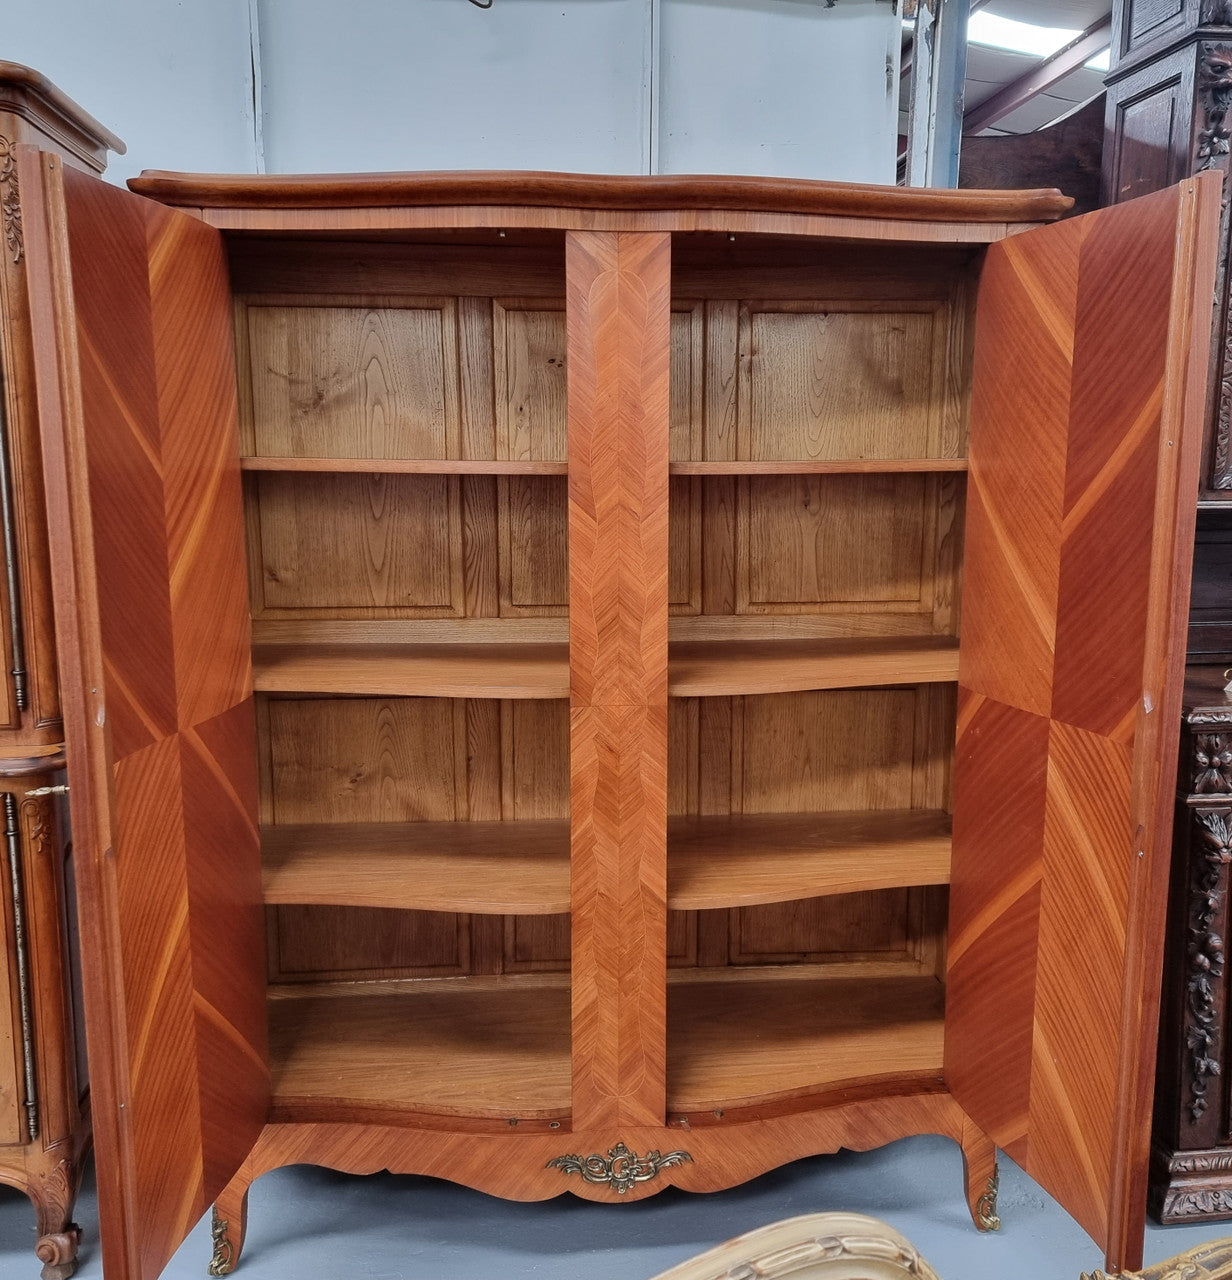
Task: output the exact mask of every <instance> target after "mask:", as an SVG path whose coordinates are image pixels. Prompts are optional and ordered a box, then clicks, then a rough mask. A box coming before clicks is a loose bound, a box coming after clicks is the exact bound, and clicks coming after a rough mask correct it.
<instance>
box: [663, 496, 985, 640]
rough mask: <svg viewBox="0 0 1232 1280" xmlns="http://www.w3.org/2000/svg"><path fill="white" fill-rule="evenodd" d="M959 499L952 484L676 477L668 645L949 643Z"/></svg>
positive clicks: (954, 611)
mask: <svg viewBox="0 0 1232 1280" xmlns="http://www.w3.org/2000/svg"><path fill="white" fill-rule="evenodd" d="M964 491H965V478H964V477H963V476H961V475H949V474H947V475H920V474H876V473H874V474H867V475H863V474H862V475H784V476H706V477H696V476H694V477H676V478H675V480H674V481H673V485H672V489H671V524H670V537H671V557H670V575H669V583H670V589H671V597H670V599H671V609H672V614H673V622H672V636H673V637H674V638H676V639H680V640H687V639H711V638H717V637H719V636H721V635H730V636H731V637H732V638H735V637H737V636H741V635H743V636H745V637H746V638H749V639H754V638H758V637H759V636H764V637H769V636H770V635H784V636H786V635H787V634H788V632H789V631H790V632H791V633H792V634H798V635H801V636H805V635H815V636H819V637H820V636H826V635H830V636H854V635H870V636H872V635H886V636H889V635H929V634H944V635H954V634H956V633H957V628H958V607H959V581H960V563H959V562H960V548H961V542H962V517H963V496H964ZM719 618H726V619H728V620H729V621H728V623H727V624H726V629H724V625H723V624H720V623H718V622H717V621H716V620H717V619H719ZM770 618H780V619H782V620H783V621H782V622H778V623H773V624H771V623H769V622H768V621H766V622H759V621H758V619H766V620H769V619H770ZM789 618H790V619H793V621H791V622H788V621H787V619H789Z"/></svg>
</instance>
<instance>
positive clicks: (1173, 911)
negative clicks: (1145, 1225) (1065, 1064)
mask: <svg viewBox="0 0 1232 1280" xmlns="http://www.w3.org/2000/svg"><path fill="white" fill-rule="evenodd" d="M1112 53H1113V58H1112V71H1111V74H1110V75H1109V76H1108V80H1107V84H1108V103H1107V116H1106V138H1107V141H1106V146H1105V152H1104V193H1105V199H1106V200H1107V201H1108V202H1109V203H1115V202H1119V201H1121V200H1127V199H1132V198H1134V197H1135V196H1138V195H1141V194H1143V193H1144V192H1149V191H1154V190H1158V189H1160V188H1163V187H1165V186H1167V185H1168V184H1169V183H1172V182H1176V181H1177V180H1178V179H1180V178H1183V177H1184V176H1185V175H1187V174H1191V173H1203V172H1211V173H1216V174H1219V175H1220V176H1225V175H1226V173H1227V170H1228V162H1229V138H1230V136H1232V135H1230V132H1229V131H1230V129H1232V120H1230V119H1229V115H1228V113H1229V107H1230V106H1232V7H1230V6H1229V5H1227V4H1223V3H1216V2H1212V0H1183V2H1181V0H1177V2H1176V3H1172V4H1168V5H1155V4H1148V3H1143V0H1120V2H1119V3H1118V4H1117V5H1116V7H1115V9H1114V13H1113V42H1112ZM1229 236H1230V228H1229V221H1228V211H1227V205H1226V200H1225V206H1224V210H1223V218H1222V223H1221V227H1220V234H1219V255H1218V267H1217V275H1216V291H1215V306H1214V325H1213V328H1212V333H1211V357H1212V366H1213V373H1214V376H1213V378H1212V381H1211V389H1210V394H1209V398H1208V401H1207V406H1206V414H1205V420H1206V421H1205V436H1206V439H1205V444H1204V446H1203V459H1202V478H1201V483H1200V487H1199V496H1198V516H1197V529H1196V537H1195V547H1194V565H1193V585H1192V596H1191V608H1190V615H1189V639H1188V661H1189V664H1190V665H1189V675H1190V682H1191V684H1193V685H1194V689H1195V690H1199V689H1201V690H1205V691H1206V692H1205V693H1204V694H1201V695H1199V694H1198V693H1196V692H1195V694H1194V696H1195V697H1198V703H1197V704H1192V705H1189V706H1188V707H1187V710H1186V713H1185V714H1186V721H1185V724H1184V726H1183V728H1182V733H1183V737H1184V742H1185V745H1184V747H1183V749H1182V753H1181V761H1180V777H1179V784H1178V789H1179V793H1180V795H1181V796H1182V797H1184V796H1191V797H1194V796H1195V795H1196V794H1202V795H1204V796H1209V792H1207V791H1204V792H1201V793H1195V792H1194V789H1193V785H1192V784H1193V779H1194V776H1195V775H1194V772H1193V764H1194V760H1193V752H1194V751H1198V750H1200V749H1201V748H1200V746H1199V745H1198V741H1199V739H1197V738H1195V734H1197V733H1198V732H1199V730H1198V728H1197V723H1196V722H1195V721H1194V720H1193V717H1194V716H1196V715H1199V714H1205V713H1206V712H1208V711H1209V710H1210V708H1209V707H1207V708H1205V710H1204V709H1203V707H1202V706H1201V703H1202V701H1203V699H1204V698H1205V699H1208V700H1209V696H1210V695H1211V693H1212V691H1213V690H1214V688H1215V686H1214V685H1212V683H1211V682H1212V678H1213V676H1212V669H1213V668H1215V667H1216V665H1218V667H1219V670H1222V668H1223V667H1225V666H1227V665H1228V663H1229V662H1232V311H1230V310H1229V296H1230V293H1229V286H1230V284H1232V277H1230V276H1229V274H1228V246H1229ZM1194 803H1198V801H1197V800H1196V799H1195V800H1194ZM1203 803H1204V802H1203ZM1181 812H1182V813H1186V812H1188V813H1189V814H1190V816H1189V817H1188V818H1185V819H1184V820H1181V819H1178V824H1177V828H1176V844H1175V848H1174V853H1173V857H1174V860H1175V861H1176V867H1175V869H1174V883H1173V892H1172V899H1171V902H1172V905H1171V908H1170V913H1169V919H1168V926H1167V932H1168V945H1167V962H1166V966H1165V971H1164V1003H1163V1010H1162V1018H1161V1023H1160V1073H1159V1080H1158V1087H1157V1097H1156V1102H1155V1137H1154V1144H1153V1145H1154V1150H1153V1154H1152V1160H1151V1188H1150V1204H1151V1209H1152V1212H1153V1213H1155V1214H1156V1215H1157V1216H1158V1217H1160V1219H1161V1220H1162V1221H1164V1222H1180V1221H1186V1220H1191V1219H1200V1218H1204V1217H1227V1216H1230V1215H1232V1194H1230V1189H1232V1177H1230V1171H1232V1127H1230V1126H1232V1107H1230V1106H1229V1096H1228V1092H1227V1089H1226V1088H1225V1087H1223V1085H1222V1084H1213V1083H1212V1081H1211V1076H1213V1075H1214V1074H1215V1073H1216V1072H1223V1071H1226V1070H1227V1064H1228V1062H1229V1061H1232V1033H1230V1032H1229V1028H1228V1023H1227V1020H1226V1018H1225V1017H1224V1016H1223V1013H1222V1009H1223V1000H1224V996H1223V990H1224V986H1225V984H1226V981H1227V978H1226V976H1225V974H1224V972H1223V965H1222V960H1216V959H1214V958H1213V956H1212V957H1208V956H1207V953H1206V944H1205V943H1203V942H1202V941H1201V940H1200V939H1196V938H1195V935H1194V933H1193V928H1194V924H1193V911H1194V906H1193V902H1192V900H1191V895H1192V893H1194V892H1197V890H1196V889H1192V888H1190V887H1189V886H1194V885H1197V884H1200V883H1202V882H1203V881H1204V879H1205V877H1206V876H1207V874H1208V873H1209V872H1210V867H1209V866H1208V863H1207V856H1208V854H1209V852H1210V849H1209V846H1208V844H1207V843H1206V842H1205V841H1204V840H1203V839H1199V838H1198V836H1199V834H1200V825H1199V826H1195V823H1198V822H1199V819H1198V817H1197V816H1196V815H1197V814H1198V813H1199V812H1200V810H1195V809H1193V807H1192V805H1191V806H1189V808H1188V809H1187V808H1186V807H1184V806H1182V809H1181ZM1220 910H1222V908H1220ZM1217 914H1218V912H1217ZM1222 936H1224V935H1223V933H1222V926H1219V927H1218V929H1217V931H1216V934H1215V937H1216V939H1218V938H1220V937H1222ZM1218 949H1219V948H1218V946H1217V947H1216V951H1218ZM1208 988H1209V990H1210V993H1211V997H1212V999H1213V1000H1214V1002H1215V1003H1214V1004H1213V1005H1212V1006H1211V1009H1210V1010H1209V1011H1208V1010H1207V1009H1206V1004H1205V1001H1206V996H1205V995H1204V994H1202V993H1203V992H1204V991H1205V990H1206V989H1208ZM1195 1002H1196V1003H1195ZM1207 1012H1210V1014H1211V1016H1210V1017H1209V1018H1208V1017H1207Z"/></svg>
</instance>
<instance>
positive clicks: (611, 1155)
mask: <svg viewBox="0 0 1232 1280" xmlns="http://www.w3.org/2000/svg"><path fill="white" fill-rule="evenodd" d="M692 1163H693V1157H692V1156H691V1155H689V1153H688V1152H687V1151H669V1152H668V1153H667V1154H666V1155H662V1154H660V1153H659V1152H658V1151H648V1152H647V1153H646V1154H645V1155H644V1156H639V1155H637V1154H635V1153H634V1152H632V1151H630V1150H629V1148H628V1147H626V1146H625V1144H624V1143H623V1142H618V1143H617V1144H616V1145H615V1146H614V1147H613V1148H612V1149H611V1150H610V1151H609V1152H608V1153H607V1155H606V1156H601V1155H597V1154H596V1155H591V1156H557V1157H556V1158H555V1159H554V1160H549V1161H548V1163H547V1168H549V1169H559V1170H560V1171H561V1172H562V1173H566V1174H569V1173H580V1174H581V1175H582V1180H583V1181H584V1182H593V1183H596V1184H599V1185H603V1184H606V1185H607V1186H609V1187H611V1189H612V1190H613V1191H615V1192H616V1194H617V1195H618V1196H623V1195H624V1193H625V1192H626V1191H628V1190H629V1188H630V1187H632V1186H635V1185H636V1184H637V1183H639V1182H649V1181H650V1180H651V1179H652V1178H657V1177H658V1176H659V1172H660V1170H662V1169H666V1168H668V1167H669V1166H670V1165H674V1164H692Z"/></svg>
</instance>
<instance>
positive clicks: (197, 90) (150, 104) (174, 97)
mask: <svg viewBox="0 0 1232 1280" xmlns="http://www.w3.org/2000/svg"><path fill="white" fill-rule="evenodd" d="M468 7H469V6H468ZM0 9H2V10H3V13H4V20H3V24H0V25H2V27H3V41H2V42H0V55H2V56H3V57H4V58H6V59H8V60H9V61H10V62H23V63H25V64H26V65H27V66H30V67H34V68H36V69H37V70H39V71H41V72H43V74H44V75H46V76H49V77H50V78H51V79H52V80H53V81H55V83H56V84H58V85H59V86H60V88H61V89H63V90H64V91H65V93H67V94H68V95H69V97H70V98H73V99H74V100H75V101H77V102H79V103H80V104H81V105H82V106H83V107H84V108H85V109H86V110H87V111H88V112H90V114H91V115H93V116H94V117H95V118H96V119H98V120H100V121H101V122H102V123H103V124H105V125H106V126H107V127H108V128H109V129H111V130H112V131H113V132H115V133H118V134H119V135H120V137H121V138H123V139H124V141H125V142H126V143H127V144H128V154H127V155H126V156H113V157H112V158H111V164H110V166H109V167H108V170H107V177H108V178H110V179H111V180H112V181H113V182H122V181H123V180H124V179H125V178H127V177H129V176H130V175H132V174H135V173H139V172H140V171H141V170H142V169H196V170H201V171H202V172H207V173H212V172H220V173H233V172H239V173H244V172H249V173H250V172H251V171H252V169H253V167H254V163H255V146H254V140H253V106H252V70H251V57H250V44H249V18H248V0H179V2H175V0H5V2H4V3H3V4H0Z"/></svg>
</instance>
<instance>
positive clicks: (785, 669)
mask: <svg viewBox="0 0 1232 1280" xmlns="http://www.w3.org/2000/svg"><path fill="white" fill-rule="evenodd" d="M957 679H958V639H957V637H955V636H934V635H930V636H892V637H877V638H859V639H841V640H835V639H824V640H699V641H677V642H675V643H673V644H671V645H669V648H668V692H669V693H670V694H671V695H672V696H673V697H677V698H698V697H725V696H732V695H739V694H757V693H791V692H798V691H803V690H807V689H844V688H855V687H858V686H861V685H880V684H935V683H940V682H945V681H952V680H957Z"/></svg>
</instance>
